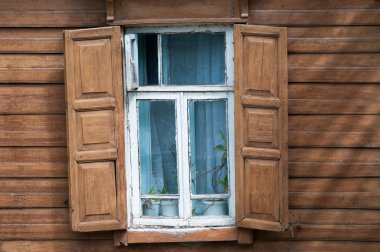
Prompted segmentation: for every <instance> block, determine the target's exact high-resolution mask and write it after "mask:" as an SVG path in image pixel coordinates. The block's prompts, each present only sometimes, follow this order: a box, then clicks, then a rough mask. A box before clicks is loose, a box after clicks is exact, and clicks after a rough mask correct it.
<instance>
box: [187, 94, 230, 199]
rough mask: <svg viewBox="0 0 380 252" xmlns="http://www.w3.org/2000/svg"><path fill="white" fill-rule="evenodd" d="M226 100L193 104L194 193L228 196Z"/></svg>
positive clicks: (191, 166) (191, 156)
mask: <svg viewBox="0 0 380 252" xmlns="http://www.w3.org/2000/svg"><path fill="white" fill-rule="evenodd" d="M226 111H227V105H226V100H224V99H223V100H207V101H196V100H195V101H189V116H190V169H191V187H192V193H193V194H223V193H228V189H229V188H228V163H227V161H228V146H227V145H228V143H227V139H228V132H227V126H226V125H227V120H226V113H227V112H226Z"/></svg>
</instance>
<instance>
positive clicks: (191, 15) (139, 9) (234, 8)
mask: <svg viewBox="0 0 380 252" xmlns="http://www.w3.org/2000/svg"><path fill="white" fill-rule="evenodd" d="M241 7H242V3H241V1H240V0H220V1H218V2H217V3H216V2H215V1H209V0H206V1H204V0H203V1H200V0H195V1H184V0H180V1H178V0H177V1H172V0H160V1H152V0H142V1H131V0H128V1H126V0H115V1H114V3H113V10H112V11H111V10H110V8H111V7H109V11H108V12H109V13H112V14H110V16H112V17H113V20H112V21H111V22H110V24H117V25H120V24H125V25H128V24H154V23H156V24H160V23H173V22H174V23H182V22H184V23H193V22H195V23H218V22H221V23H224V22H230V23H234V22H244V20H243V19H242V17H241V16H242V15H241V11H242V10H241ZM243 7H244V9H246V8H245V6H244V5H243ZM244 11H246V10H244ZM245 18H246V15H245ZM228 20H229V21H228Z"/></svg>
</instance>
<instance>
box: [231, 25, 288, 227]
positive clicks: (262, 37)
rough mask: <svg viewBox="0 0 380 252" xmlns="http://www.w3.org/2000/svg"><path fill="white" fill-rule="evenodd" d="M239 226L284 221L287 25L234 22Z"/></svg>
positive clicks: (278, 224)
mask: <svg viewBox="0 0 380 252" xmlns="http://www.w3.org/2000/svg"><path fill="white" fill-rule="evenodd" d="M234 29H235V31H234V43H235V144H236V150H235V151H236V154H235V155H236V164H235V165H236V219H237V226H238V227H243V228H250V229H262V230H270V231H282V230H284V229H286V228H287V225H288V169H287V162H288V157H287V155H288V140H287V135H288V122H287V121H288V120H287V117H288V109H287V101H288V97H287V88H288V87H287V45H286V40H287V34H286V28H278V27H263V26H251V25H236V26H235V28H234Z"/></svg>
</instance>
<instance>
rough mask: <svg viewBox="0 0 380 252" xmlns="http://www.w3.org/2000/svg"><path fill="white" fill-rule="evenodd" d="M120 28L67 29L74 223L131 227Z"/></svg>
mask: <svg viewBox="0 0 380 252" xmlns="http://www.w3.org/2000/svg"><path fill="white" fill-rule="evenodd" d="M121 67H122V61H121V33H120V28H119V27H106V28H95V29H85V30H73V31H65V77H66V109H67V111H66V115H67V140H68V156H69V187H70V208H71V211H70V213H71V225H72V229H73V230H75V231H99V230H115V229H124V228H126V184H125V183H126V182H125V164H124V163H125V162H124V159H125V157H124V126H123V124H124V104H123V84H122V70H121Z"/></svg>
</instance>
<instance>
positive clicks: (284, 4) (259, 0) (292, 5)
mask: <svg viewBox="0 0 380 252" xmlns="http://www.w3.org/2000/svg"><path fill="white" fill-rule="evenodd" d="M248 8H249V9H250V10H315V9H319V10H323V9H326V10H327V9H343V8H344V9H376V8H377V9H379V8H380V3H379V2H378V1H376V0H341V1H338V2H337V1H326V0H313V1H308V0H287V1H278V0H255V1H249V7H248Z"/></svg>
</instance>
